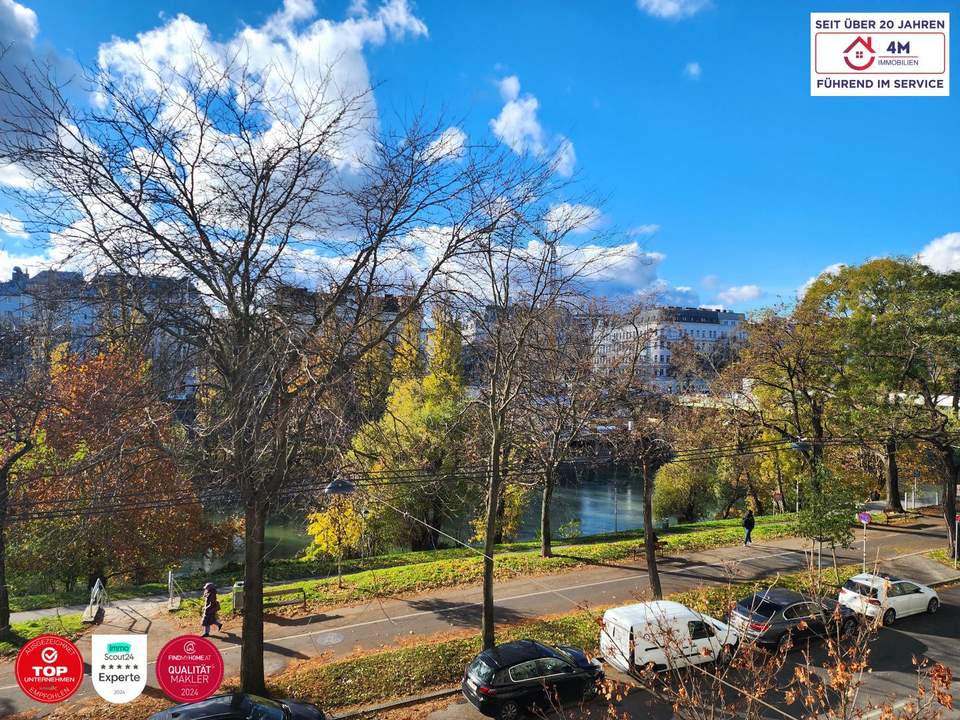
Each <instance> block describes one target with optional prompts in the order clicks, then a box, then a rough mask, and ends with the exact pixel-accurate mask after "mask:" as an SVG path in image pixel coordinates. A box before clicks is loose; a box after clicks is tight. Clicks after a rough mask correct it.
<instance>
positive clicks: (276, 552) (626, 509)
mask: <svg viewBox="0 0 960 720" xmlns="http://www.w3.org/2000/svg"><path fill="white" fill-rule="evenodd" d="M551 507H552V509H553V510H552V513H551V521H552V527H553V533H554V535H555V536H556V537H558V538H560V537H573V536H577V535H597V534H601V533H609V532H617V531H620V530H634V529H637V528H640V527H643V486H642V483H641V481H640V479H639V478H636V477H634V478H628V477H626V476H625V475H624V474H619V475H618V474H617V473H616V472H614V471H608V472H604V473H599V474H597V475H596V476H595V477H591V478H588V479H582V480H577V479H573V478H567V479H565V480H563V481H561V482H559V483H558V484H557V487H556V489H555V490H554V493H553V502H552V504H551ZM464 522H465V523H466V521H464ZM539 533H540V492H539V490H536V491H534V492H533V493H531V495H530V500H529V503H528V505H527V507H526V509H525V511H524V514H523V519H522V521H521V523H520V529H519V531H518V533H517V537H516V538H515V539H516V540H533V539H535V538H537V537H538V536H539ZM451 534H453V533H451ZM309 544H310V536H309V535H307V520H306V517H305V515H304V514H302V513H290V514H287V515H283V516H274V517H272V518H271V519H270V521H269V522H268V523H267V527H266V543H265V545H266V553H267V557H269V558H273V559H288V558H295V557H297V555H298V554H299V553H300V552H301V551H303V550H304V549H305V548H306V547H307V546H308V545H309ZM242 559H243V548H242V545H241V544H238V545H237V546H236V547H235V549H234V551H233V553H231V555H230V556H229V557H219V558H213V557H207V558H196V559H194V560H190V561H187V562H185V563H183V565H182V566H181V572H190V571H193V570H204V571H206V572H209V571H212V570H216V569H218V568H220V567H223V566H224V565H226V564H228V563H230V562H240V561H242Z"/></svg>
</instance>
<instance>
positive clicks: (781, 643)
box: [777, 632, 792, 653]
mask: <svg viewBox="0 0 960 720" xmlns="http://www.w3.org/2000/svg"><path fill="white" fill-rule="evenodd" d="M791 645H792V641H791V638H790V633H788V632H785V633H784V634H783V635H781V636H780V639H779V640H777V652H778V653H785V652H787V650H788V648H790V646H791Z"/></svg>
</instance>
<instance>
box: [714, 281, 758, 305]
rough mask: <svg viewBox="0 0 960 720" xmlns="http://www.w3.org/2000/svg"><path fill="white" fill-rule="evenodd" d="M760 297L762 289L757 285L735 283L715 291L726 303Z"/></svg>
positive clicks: (732, 303) (747, 300)
mask: <svg viewBox="0 0 960 720" xmlns="http://www.w3.org/2000/svg"><path fill="white" fill-rule="evenodd" d="M760 297H763V290H761V289H760V287H759V286H758V285H735V286H733V287H728V288H727V289H726V290H721V291H720V292H718V293H717V298H718V299H720V301H721V302H723V303H724V304H726V305H736V304H737V303H742V302H749V301H751V300H756V299H757V298H760Z"/></svg>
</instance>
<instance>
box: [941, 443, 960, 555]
mask: <svg viewBox="0 0 960 720" xmlns="http://www.w3.org/2000/svg"><path fill="white" fill-rule="evenodd" d="M940 454H941V457H942V459H943V501H942V502H941V507H942V509H943V522H944V523H945V524H946V526H947V542H948V543H949V545H950V555H949V556H950V557H954V555H955V554H956V551H957V538H956V535H955V534H954V531H955V530H956V517H957V483H958V482H960V460H958V458H957V455H956V451H955V450H954V449H953V448H952V447H949V446H947V447H946V448H944V449H942V450H941V451H940Z"/></svg>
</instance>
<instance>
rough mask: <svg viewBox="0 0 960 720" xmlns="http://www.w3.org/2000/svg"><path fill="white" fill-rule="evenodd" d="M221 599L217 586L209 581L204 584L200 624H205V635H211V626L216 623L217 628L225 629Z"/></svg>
mask: <svg viewBox="0 0 960 720" xmlns="http://www.w3.org/2000/svg"><path fill="white" fill-rule="evenodd" d="M219 613H220V601H219V600H217V586H216V585H214V584H213V583H210V582H208V583H207V584H206V585H204V586H203V617H202V618H201V619H200V624H201V625H202V626H203V637H210V628H211V627H213V626H214V625H216V626H217V630H223V623H222V622H220V617H219Z"/></svg>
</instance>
